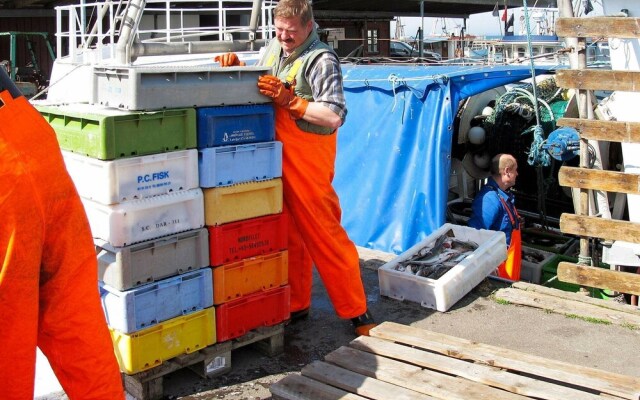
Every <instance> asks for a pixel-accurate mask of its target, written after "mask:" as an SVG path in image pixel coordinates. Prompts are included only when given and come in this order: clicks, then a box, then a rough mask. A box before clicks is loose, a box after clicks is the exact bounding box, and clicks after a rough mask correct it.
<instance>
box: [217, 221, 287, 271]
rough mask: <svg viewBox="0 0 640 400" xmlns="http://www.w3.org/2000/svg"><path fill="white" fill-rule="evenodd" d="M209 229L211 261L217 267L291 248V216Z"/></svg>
mask: <svg viewBox="0 0 640 400" xmlns="http://www.w3.org/2000/svg"><path fill="white" fill-rule="evenodd" d="M208 228H209V261H210V262H211V265H212V266H214V267H215V266H218V265H222V264H226V263H229V262H234V261H239V260H242V259H245V258H249V257H254V256H257V255H260V254H268V253H274V252H277V251H280V250H285V249H286V248H287V216H286V214H284V213H280V214H273V215H267V216H264V217H259V218H251V219H245V220H243V221H237V222H231V223H228V224H222V225H217V226H209V227H208Z"/></svg>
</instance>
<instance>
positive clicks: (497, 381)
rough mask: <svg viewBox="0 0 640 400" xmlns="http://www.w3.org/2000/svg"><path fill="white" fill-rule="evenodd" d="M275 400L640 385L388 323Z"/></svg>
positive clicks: (538, 393)
mask: <svg viewBox="0 0 640 400" xmlns="http://www.w3.org/2000/svg"><path fill="white" fill-rule="evenodd" d="M270 390H271V393H272V394H273V398H274V399H298V400H304V399H310V400H315V399H321V400H328V399H363V398H368V399H394V400H400V399H492V400H493V399H495V400H498V399H526V398H535V399H548V400H552V399H557V400H566V399H576V400H577V399H600V400H602V399H634V400H638V399H640V378H636V377H631V376H625V375H620V374H614V373H610V372H607V371H602V370H597V369H593V368H587V367H582V366H577V365H573V364H569V363H565V362H560V361H555V360H550V359H545V358H541V357H537V356H533V355H530V354H526V353H520V352H516V351H512V350H508V349H504V348H500V347H497V346H490V345H486V344H482V343H477V342H473V341H469V340H466V339H460V338H456V337H454V336H449V335H445V334H440V333H435V332H430V331H427V330H423V329H419V328H414V327H410V326H406V325H401V324H397V323H393V322H385V323H383V324H380V325H379V326H377V327H376V328H374V329H373V330H372V331H371V337H359V338H356V339H355V340H353V341H352V342H350V343H349V345H348V346H343V347H340V348H339V349H337V350H335V351H333V352H331V353H329V354H328V355H327V356H326V357H325V359H324V360H323V361H315V362H313V363H311V364H309V365H307V366H306V367H304V368H303V369H302V372H301V375H289V376H287V377H285V378H283V379H282V380H280V381H278V382H276V383H274V384H273V385H271V388H270Z"/></svg>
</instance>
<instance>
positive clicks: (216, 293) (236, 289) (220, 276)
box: [213, 250, 289, 305]
mask: <svg viewBox="0 0 640 400" xmlns="http://www.w3.org/2000/svg"><path fill="white" fill-rule="evenodd" d="M287 283H289V254H288V252H287V251H286V250H284V251H279V252H277V253H271V254H265V255H262V256H255V257H249V258H245V259H244V260H241V261H238V262H234V263H229V264H224V265H221V266H219V267H214V268H213V303H214V304H216V305H218V304H222V303H225V302H228V301H232V300H235V299H236V298H238V297H242V296H246V295H248V294H253V293H256V292H260V291H265V290H270V289H274V288H277V287H280V286H284V285H286V284H287Z"/></svg>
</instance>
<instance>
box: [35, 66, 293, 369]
mask: <svg viewBox="0 0 640 400" xmlns="http://www.w3.org/2000/svg"><path fill="white" fill-rule="evenodd" d="M101 72H104V71H100V70H99V68H94V74H95V80H96V86H95V87H96V89H95V93H93V94H92V96H93V100H94V101H93V102H92V104H68V105H55V106H52V105H38V104H36V107H37V108H38V110H39V111H40V113H41V114H42V115H43V116H44V117H45V119H46V120H47V121H48V122H49V123H50V124H51V125H52V127H53V128H54V130H55V131H56V134H57V137H58V141H59V143H60V146H61V148H62V151H63V156H64V160H65V164H66V166H67V170H68V171H69V174H70V175H71V178H72V179H73V181H74V183H75V185H76V188H77V190H78V193H79V194H80V196H81V198H82V202H83V204H84V207H85V211H86V213H87V217H88V219H89V224H90V226H91V231H92V234H93V236H94V241H95V245H96V252H97V257H98V268H99V271H98V279H99V287H100V293H101V297H102V302H103V307H104V310H105V315H106V318H107V322H108V325H109V328H110V331H111V335H112V339H113V343H114V349H115V353H116V356H117V358H118V362H119V365H120V368H121V370H122V371H123V372H124V373H126V374H129V375H132V374H136V373H138V372H141V371H145V370H149V369H152V368H153V367H155V366H157V365H160V364H162V362H163V361H165V360H168V359H171V358H174V357H176V356H179V355H181V354H188V353H192V352H195V351H198V350H200V349H204V348H206V347H208V346H211V345H214V344H215V343H217V342H219V341H224V340H229V339H231V338H232V337H238V336H241V335H242V334H244V333H245V332H246V331H248V330H251V329H254V328H256V327H258V326H261V325H273V324H277V323H279V322H282V321H283V320H285V319H287V318H288V317H289V297H288V294H289V292H288V286H286V283H287V282H286V276H287V269H286V268H287V258H286V251H285V249H284V246H281V245H280V244H279V243H286V236H285V232H283V229H284V228H283V227H284V226H285V225H284V223H283V222H281V224H282V225H279V226H278V227H277V228H276V227H273V225H269V226H268V227H265V225H264V224H265V222H262V223H261V222H256V223H257V224H258V225H253V224H254V223H253V222H249V221H250V220H249V221H244V222H242V221H239V220H240V219H242V218H254V217H262V216H267V215H268V214H273V215H274V216H275V215H277V216H279V217H281V218H284V217H283V216H282V188H281V186H282V184H281V181H280V178H279V177H280V176H281V145H280V143H278V142H273V114H272V109H271V105H270V104H269V105H257V106H256V105H247V106H233V107H226V106H220V104H219V103H217V102H216V101H212V100H210V101H207V100H208V99H210V97H209V98H207V96H211V95H210V93H215V92H220V87H218V86H219V82H218V80H217V79H218V78H221V79H223V80H225V78H228V76H227V75H232V76H233V75H234V74H238V72H237V71H229V72H224V73H221V74H219V75H220V76H216V78H215V79H212V80H211V81H210V82H208V83H207V82H205V83H204V84H202V82H201V81H202V79H199V81H200V82H199V83H200V84H201V87H200V88H199V90H191V91H190V90H189V88H186V87H184V80H185V78H184V76H186V77H187V78H190V77H192V76H193V75H194V74H199V73H200V72H198V71H196V72H194V71H190V70H187V71H184V72H185V74H183V76H178V75H180V73H179V72H178V73H176V74H175V75H176V79H175V81H173V82H169V84H167V80H161V83H160V84H161V85H162V86H161V87H160V88H159V89H160V90H161V91H162V90H168V91H169V92H176V91H180V92H181V93H184V92H186V93H187V94H186V95H181V96H174V97H173V100H171V99H172V97H171V96H161V95H160V96H158V97H160V98H162V99H169V100H164V101H165V102H163V103H160V104H162V106H160V104H158V103H157V99H158V97H155V96H154V97H153V98H149V101H147V102H145V100H144V98H146V97H140V96H138V95H142V94H143V93H142V92H144V90H146V89H149V87H144V86H135V85H140V84H141V82H152V83H151V84H156V83H157V82H158V80H157V79H152V80H145V79H137V78H140V77H141V75H143V71H137V70H135V69H134V68H125V69H123V70H120V71H117V72H116V75H117V74H118V73H120V74H121V75H120V76H117V79H116V80H114V81H112V80H110V79H111V77H113V74H114V73H113V71H109V73H108V74H107V73H103V74H101ZM144 72H147V73H150V74H151V75H154V74H156V71H153V70H151V71H149V70H146V71H144ZM160 72H161V73H162V74H164V73H165V71H160ZM256 73H262V71H249V73H247V74H245V76H244V77H243V78H242V79H238V80H236V81H237V82H236V85H239V87H238V88H237V89H238V90H236V91H235V92H237V93H242V92H243V90H242V89H243V87H242V86H243V85H244V86H247V87H248V86H250V87H255V83H254V82H255V79H256V78H257V76H258V75H256ZM122 74H124V75H127V76H130V77H131V78H132V79H129V80H127V79H123V75H122ZM134 75H137V76H134ZM214 75H216V74H214ZM221 75H225V76H221ZM163 76H164V75H163ZM134 78H135V79H134ZM118 85H124V86H125V87H124V88H123V87H115V89H114V86H118ZM151 89H154V90H158V88H157V87H153V88H151ZM131 91H133V92H135V93H136V95H135V96H131ZM255 91H256V92H257V89H256V90H255ZM114 93H116V96H119V97H115V98H114V97H110V96H112V95H113V94H114ZM189 93H190V94H191V96H192V97H193V98H191V97H189V96H190V95H189ZM257 96H259V94H258V95H257ZM257 96H256V95H254V99H255V98H256V97H257ZM220 97H221V98H224V96H220ZM131 99H133V100H131ZM128 101H129V102H130V101H134V103H127V102H128ZM136 101H137V103H136ZM263 101H264V102H266V101H267V100H263ZM154 102H156V103H154ZM194 104H204V106H203V107H200V108H197V107H196V106H193V105H194ZM190 105H191V106H190ZM116 107H117V108H116ZM253 108H257V109H260V110H262V111H261V112H264V113H265V114H266V115H267V117H266V118H265V117H262V118H261V123H262V124H264V125H265V127H263V128H261V129H262V130H263V131H265V132H268V134H269V135H270V136H269V138H270V139H271V142H269V143H255V144H244V145H242V146H245V147H247V146H253V147H254V151H253V152H252V153H253V154H254V155H252V156H251V157H259V156H258V155H257V154H258V153H262V152H261V151H260V150H259V149H260V148H262V147H263V146H267V147H268V148H269V151H268V153H269V156H268V157H270V160H269V161H268V163H270V168H269V170H268V171H269V172H255V171H257V170H258V169H259V168H258V165H264V164H260V162H259V161H258V160H257V159H252V158H251V157H249V158H243V159H242V162H240V163H238V160H239V159H240V158H241V157H239V155H243V154H244V153H242V150H244V149H245V148H244V147H241V146H240V145H235V146H231V147H230V146H219V147H217V148H215V149H216V151H215V154H213V153H211V155H209V154H208V153H210V152H209V151H208V150H207V148H205V147H204V146H202V148H200V149H197V147H200V146H198V145H199V142H200V138H201V137H206V136H207V135H211V137H215V134H214V132H217V131H216V125H217V122H218V121H217V118H213V119H214V120H212V119H211V118H209V126H202V121H203V118H202V115H203V114H205V115H214V114H216V113H218V114H220V113H222V114H225V115H226V116H227V117H228V118H229V119H233V121H234V123H235V124H236V126H237V127H238V129H236V131H242V132H245V133H246V132H248V130H250V128H247V127H243V125H242V124H243V121H244V120H245V119H246V120H252V119H253V118H257V117H256V116H255V115H251V114H252V113H253V112H254V109H253ZM142 110H144V111H142ZM232 110H237V111H232ZM264 110H269V112H266V111H264ZM238 112H239V113H240V114H238ZM242 113H245V114H247V115H246V118H245V116H244V115H242ZM269 116H270V118H269ZM205 119H207V118H205ZM225 134H226V136H225ZM229 134H230V132H227V131H225V132H224V133H223V139H221V140H223V141H224V140H225V139H224V138H225V137H226V138H228V137H230V136H229ZM231 136H233V135H231ZM246 150H249V147H247V148H246ZM249 152H250V151H249ZM222 153H224V156H222V155H221V154H222ZM244 163H247V164H248V165H249V166H250V167H251V168H248V167H247V166H246V165H245V164H244ZM199 165H200V166H202V167H203V168H212V170H215V171H216V172H211V171H200V167H199ZM250 169H251V170H252V171H254V172H251V174H252V177H251V179H247V180H246V181H245V180H243V178H241V176H245V175H243V174H245V173H248V171H249V170H250ZM236 170H237V171H236ZM202 172H204V174H203V173H202ZM256 174H257V175H256ZM254 175H255V176H254ZM216 176H223V177H225V179H227V180H226V181H224V183H218V184H216V185H215V187H212V188H205V189H204V190H203V189H202V188H201V187H200V184H199V179H200V178H202V179H205V182H206V179H207V178H210V179H215V178H214V177H216ZM226 177H231V178H226ZM249 181H255V182H249ZM240 182H243V183H240ZM223 185H227V186H223ZM228 185H231V186H228ZM256 186H257V187H256ZM203 192H204V193H203ZM205 193H206V195H205ZM205 203H206V204H207V205H206V206H205ZM263 203H265V204H266V205H265V204H263ZM227 208H228V209H227ZM247 209H258V210H265V209H268V210H269V211H268V212H267V211H264V212H257V213H256V214H255V215H250V214H247V212H246V210H247ZM243 210H244V211H243ZM205 215H206V217H205ZM236 218H237V220H238V221H239V223H240V224H244V225H242V226H240V227H236V228H235V229H236V231H237V232H245V233H244V234H243V235H244V236H243V237H239V238H237V239H234V240H236V242H237V243H239V246H236V247H234V248H233V249H231V247H233V246H232V245H229V243H230V242H229V239H228V237H227V233H226V232H227V231H226V229H228V227H231V225H233V224H234V223H236V222H235V221H236ZM274 218H275V217H274ZM205 221H206V224H207V225H209V226H208V227H205ZM256 221H257V218H256ZM248 225H251V227H248ZM263 228H264V229H274V230H275V229H279V231H278V232H273V233H272V235H276V236H277V239H276V236H269V237H268V238H267V237H266V236H265V235H264V234H263V232H262V231H261V229H263ZM252 229H255V231H252ZM209 231H211V232H213V233H217V234H218V235H219V236H218V237H217V238H215V237H212V238H209ZM246 232H250V233H246ZM270 234H271V233H270ZM280 235H281V236H282V237H280ZM210 241H211V243H213V244H215V245H217V246H218V248H224V246H225V245H228V246H231V247H229V248H227V249H226V250H227V252H228V253H231V252H236V251H237V253H234V254H233V255H228V256H220V254H221V253H219V252H218V251H214V252H210V249H209V243H210ZM276 243H278V244H277V245H276ZM221 246H222V247H221ZM273 246H275V247H273ZM276 247H277V248H276ZM247 249H251V250H252V251H251V252H248V251H246V250H247ZM270 252H276V253H277V254H278V255H277V256H272V257H277V258H278V260H279V261H277V262H274V261H269V253H270ZM254 256H255V257H256V258H260V259H261V261H255V262H254V261H252V260H254V258H252V257H254ZM216 257H217V258H216ZM220 257H222V259H223V260H224V261H223V262H222V263H218V264H213V262H210V260H213V259H216V260H218V259H220ZM238 263H244V264H241V265H239V266H236V267H233V265H237V264H238ZM253 264H256V265H259V267H252V265H253ZM276 264H278V265H277V266H276ZM211 265H216V268H218V269H219V268H229V269H230V270H232V271H238V270H250V271H253V270H256V268H264V270H260V272H259V273H261V274H264V273H266V272H265V271H266V270H267V269H268V268H267V265H269V266H273V267H272V268H277V270H278V271H277V275H279V276H280V278H279V280H278V286H282V288H280V287H278V288H275V287H274V286H275V284H270V283H264V284H262V285H263V286H261V287H260V291H261V292H262V291H264V293H270V292H269V291H267V290H266V289H271V291H273V290H280V291H281V292H282V294H281V295H280V297H282V305H280V306H279V307H280V312H279V313H278V316H279V317H278V318H270V319H269V320H264V319H263V320H262V321H259V322H256V321H253V320H251V321H249V320H247V318H240V319H239V318H237V317H236V314H239V313H240V314H242V313H253V312H255V313H257V314H262V315H265V314H269V313H271V314H272V315H273V314H274V312H273V311H272V309H271V307H272V306H273V304H271V303H267V302H265V301H264V300H263V302H262V303H263V304H261V305H260V306H254V307H253V308H252V309H249V308H248V307H247V306H244V307H243V306H238V305H237V303H238V302H239V301H242V300H246V299H250V298H252V297H251V296H257V295H260V294H259V293H258V294H254V295H251V294H250V291H249V289H248V288H249V287H253V286H252V284H251V283H248V282H247V283H245V286H244V287H243V288H242V290H240V291H238V290H237V289H236V287H235V286H233V285H234V282H233V279H242V278H240V276H243V277H244V278H247V277H249V275H247V274H243V273H239V274H238V273H233V272H232V273H227V274H222V277H221V278H219V279H220V282H218V283H216V279H215V278H214V273H215V271H216V269H212V268H210V266H211ZM263 266H264V267H263ZM283 271H284V272H283ZM273 275H275V274H274V273H271V276H273ZM282 276H283V277H284V278H282ZM255 278H256V277H255V276H251V277H250V279H249V280H250V281H253V279H255ZM225 279H226V281H225ZM229 279H231V282H229ZM263 282H264V281H263ZM221 285H222V286H221ZM227 285H228V286H229V287H230V288H229V289H227ZM267 286H268V287H267ZM214 288H217V289H215V290H214ZM216 291H217V292H216ZM214 293H223V294H221V295H220V296H229V297H228V299H227V300H226V302H228V303H229V305H227V306H224V305H221V306H219V307H214V306H213V304H214V298H215V296H214ZM265 297H271V296H265ZM285 297H286V302H285ZM231 299H233V300H234V301H229V300H231ZM234 302H235V303H234ZM221 304H222V303H221ZM262 307H265V308H266V307H268V308H269V310H268V311H267V310H263V309H262ZM221 308H222V310H220V309H221ZM249 310H250V311H249ZM216 314H219V315H220V317H219V318H220V321H216ZM218 329H220V330H221V331H223V332H224V334H223V335H222V336H218V335H217V331H218ZM231 331H232V332H233V334H230V333H229V332H231Z"/></svg>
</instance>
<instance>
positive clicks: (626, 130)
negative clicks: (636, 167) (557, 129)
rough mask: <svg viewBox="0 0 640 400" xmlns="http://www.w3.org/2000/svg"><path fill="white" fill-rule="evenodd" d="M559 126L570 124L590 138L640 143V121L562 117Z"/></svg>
mask: <svg viewBox="0 0 640 400" xmlns="http://www.w3.org/2000/svg"><path fill="white" fill-rule="evenodd" d="M558 126H569V127H572V128H575V129H576V130H578V131H579V132H580V137H581V138H583V139H588V140H604V141H607V142H620V143H639V142H640V122H623V121H600V120H595V119H580V118H560V119H559V120H558Z"/></svg>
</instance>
